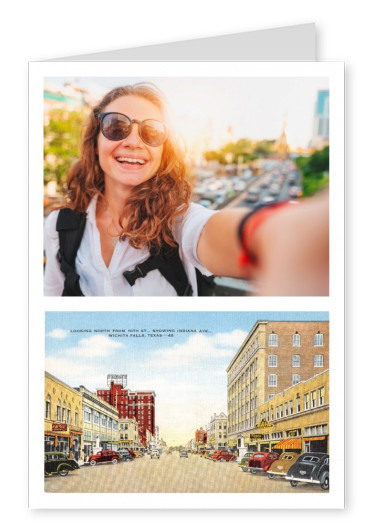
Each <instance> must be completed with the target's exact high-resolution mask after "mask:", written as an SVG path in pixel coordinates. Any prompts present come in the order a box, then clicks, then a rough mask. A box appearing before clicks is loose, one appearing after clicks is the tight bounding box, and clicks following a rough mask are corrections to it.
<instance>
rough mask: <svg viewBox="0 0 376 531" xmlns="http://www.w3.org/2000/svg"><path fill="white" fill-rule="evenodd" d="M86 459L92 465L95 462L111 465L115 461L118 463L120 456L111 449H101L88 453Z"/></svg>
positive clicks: (114, 463)
mask: <svg viewBox="0 0 376 531" xmlns="http://www.w3.org/2000/svg"><path fill="white" fill-rule="evenodd" d="M87 461H88V463H89V464H90V465H92V466H93V465H96V464H97V463H112V464H113V465H116V464H117V463H120V461H121V457H120V455H119V454H118V453H117V452H114V451H113V450H102V451H101V452H98V453H97V454H93V455H89V457H88V458H87Z"/></svg>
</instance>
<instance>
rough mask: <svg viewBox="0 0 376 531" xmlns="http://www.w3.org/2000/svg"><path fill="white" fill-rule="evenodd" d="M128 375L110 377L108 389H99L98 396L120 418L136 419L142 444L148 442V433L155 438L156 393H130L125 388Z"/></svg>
mask: <svg viewBox="0 0 376 531" xmlns="http://www.w3.org/2000/svg"><path fill="white" fill-rule="evenodd" d="M126 382H127V379H126V375H111V374H110V375H108V376H107V384H108V386H109V388H108V389H98V390H97V396H99V397H100V398H101V399H102V400H104V401H105V402H107V403H108V404H111V406H114V407H115V408H116V409H117V410H118V412H119V418H121V419H125V418H129V419H132V418H135V419H136V421H137V424H138V430H139V435H140V440H141V443H142V444H144V445H145V444H146V442H147V432H150V433H151V434H152V435H153V437H154V436H155V392H154V391H130V390H129V389H127V388H126V387H125V385H126Z"/></svg>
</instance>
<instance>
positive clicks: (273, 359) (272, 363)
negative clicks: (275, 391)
mask: <svg viewBox="0 0 376 531" xmlns="http://www.w3.org/2000/svg"><path fill="white" fill-rule="evenodd" d="M277 358H278V357H277V355H276V354H271V355H270V356H268V367H277Z"/></svg>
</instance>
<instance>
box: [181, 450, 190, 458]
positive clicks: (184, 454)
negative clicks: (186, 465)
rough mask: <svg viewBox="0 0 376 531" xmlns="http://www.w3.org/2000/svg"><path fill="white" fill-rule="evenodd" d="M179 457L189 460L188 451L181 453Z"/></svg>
mask: <svg viewBox="0 0 376 531" xmlns="http://www.w3.org/2000/svg"><path fill="white" fill-rule="evenodd" d="M179 457H187V458H188V452H187V450H182V451H181V452H179Z"/></svg>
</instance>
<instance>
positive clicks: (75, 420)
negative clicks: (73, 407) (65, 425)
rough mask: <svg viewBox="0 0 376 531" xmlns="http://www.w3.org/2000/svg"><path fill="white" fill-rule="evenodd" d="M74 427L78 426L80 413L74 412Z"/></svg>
mask: <svg viewBox="0 0 376 531" xmlns="http://www.w3.org/2000/svg"><path fill="white" fill-rule="evenodd" d="M74 425H75V426H78V411H75V412H74Z"/></svg>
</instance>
